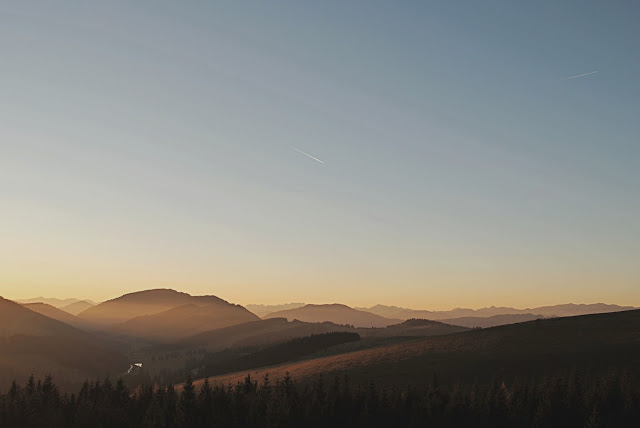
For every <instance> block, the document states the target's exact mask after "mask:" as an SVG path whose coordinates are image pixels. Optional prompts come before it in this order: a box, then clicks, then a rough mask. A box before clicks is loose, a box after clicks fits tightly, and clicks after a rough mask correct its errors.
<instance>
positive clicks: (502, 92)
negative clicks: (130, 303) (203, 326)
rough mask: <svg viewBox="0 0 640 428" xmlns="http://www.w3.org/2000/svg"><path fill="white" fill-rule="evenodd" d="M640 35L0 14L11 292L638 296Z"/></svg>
mask: <svg viewBox="0 0 640 428" xmlns="http://www.w3.org/2000/svg"><path fill="white" fill-rule="evenodd" d="M214 3H215V4H214ZM639 21H640V5H639V4H637V2H631V1H620V2H584V1H565V2H557V1H537V2H512V1H485V2H456V1H450V0H447V1H432V2H418V1H416V2H410V1H406V2H388V1H349V2H344V1H331V0H327V1H321V2H299V1H274V2H261V1H257V2H251V1H246V2H237V1H228V2H227V1H222V2H205V1H192V2H163V1H153V2H152V1H136V2H121V1H110V2H83V1H78V2H71V1H59V2H31V1H15V2H14V1H4V2H3V3H2V6H1V8H0V196H1V197H0V295H3V296H4V297H7V298H26V297H34V296H41V295H44V296H57V297H81V298H91V299H95V300H104V299H109V298H114V297H117V296H119V295H121V294H124V293H127V292H132V291H137V290H143V289H149V288H174V289H178V290H181V291H186V292H189V293H193V294H214V295H217V296H219V297H221V298H224V299H226V300H229V301H232V302H235V303H241V304H248V303H266V304H274V303H283V302H294V301H295V302H309V303H332V302H340V303H345V304H350V305H354V306H371V305H374V304H377V303H383V304H391V305H397V306H405V307H412V308H424V309H448V308H453V307H472V308H477V307H483V306H491V305H496V306H503V305H506V306H517V307H531V306H536V305H544V304H557V303H566V302H575V303H590V302H606V303H617V304H627V305H637V306H640V263H639V262H638V261H639V260H640V197H639V196H640V192H639V188H640V140H639V135H640V121H639V120H638V118H639V117H640V102H639V100H640V84H639V83H638V76H640V55H638V54H637V52H638V50H637V48H638V45H637V43H638V40H640V26H638V25H637V23H638V22H639ZM594 71H597V73H592V72H594ZM586 73H591V74H588V75H585V76H581V77H575V78H571V77H573V76H579V75H582V74H586ZM305 154H308V155H310V156H312V157H314V158H316V159H317V160H320V161H322V163H321V162H318V161H317V160H315V159H313V158H311V157H309V156H306V155H305Z"/></svg>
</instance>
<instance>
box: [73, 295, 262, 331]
mask: <svg viewBox="0 0 640 428" xmlns="http://www.w3.org/2000/svg"><path fill="white" fill-rule="evenodd" d="M186 305H194V306H193V307H194V308H195V307H196V306H201V307H204V306H207V307H209V308H210V309H211V312H212V313H213V312H215V311H224V313H225V314H226V315H227V316H230V317H231V318H232V319H234V320H237V321H238V322H240V321H241V322H247V321H251V320H255V319H258V317H257V316H256V315H254V314H252V313H251V312H249V311H247V310H246V309H245V308H243V307H242V306H240V305H233V304H231V303H228V302H227V301H225V300H222V299H220V298H218V297H216V296H191V295H189V294H187V293H181V292H178V291H175V290H170V289H157V290H147V291H140V292H136V293H130V294H125V295H124V296H121V297H118V298H116V299H113V300H108V301H106V302H103V303H100V304H99V305H96V306H93V307H91V308H89V309H87V310H85V311H83V312H81V313H80V314H78V317H79V318H81V319H83V320H86V321H88V322H90V323H93V324H94V325H96V326H100V327H103V328H104V327H113V326H116V325H118V324H122V323H125V322H128V321H130V320H131V321H132V322H131V323H129V324H128V325H127V326H126V327H123V328H122V329H120V330H121V331H124V332H128V333H132V334H151V333H154V332H158V333H159V332H160V330H161V329H162V328H164V327H162V326H167V325H168V324H170V323H172V322H173V323H176V322H177V323H179V322H180V319H179V316H185V315H188V317H189V318H190V320H191V321H189V322H195V321H194V319H195V318H197V317H198V316H199V315H196V314H195V313H190V314H188V313H189V311H188V310H186V311H185V309H184V308H183V309H182V310H177V309H176V311H175V312H167V311H170V310H171V309H174V308H179V307H185V306H186ZM232 308H235V310H233V309H232ZM162 312H167V313H166V314H164V315H160V316H159V317H157V318H146V319H143V318H141V317H145V316H150V315H156V314H160V313H162ZM196 312H198V313H199V314H201V311H198V310H196ZM232 315H233V316H232ZM163 317H168V318H166V319H165V320H164V321H161V319H162V318H163ZM212 317H213V318H211V319H214V318H216V317H215V314H214V315H212ZM134 318H137V320H136V321H134ZM153 322H159V323H160V324H158V327H157V328H156V329H153V328H152V325H151V324H152V323H153ZM233 322H236V321H233ZM195 323H196V324H197V322H195ZM185 325H193V324H188V323H186V324H185ZM217 325H220V326H223V325H221V324H216V325H212V326H211V328H216V326H217ZM227 325H229V324H227ZM176 328H177V326H176Z"/></svg>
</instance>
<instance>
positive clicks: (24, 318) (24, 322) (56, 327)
mask: <svg viewBox="0 0 640 428" xmlns="http://www.w3.org/2000/svg"><path fill="white" fill-rule="evenodd" d="M54 309H55V308H54ZM15 335H30V336H82V335H84V333H83V332H81V331H80V330H78V329H76V328H74V327H72V326H70V325H68V324H65V323H64V322H62V321H58V320H55V319H53V318H49V317H47V316H45V315H42V314H40V313H38V312H36V311H34V310H31V309H29V308H27V307H24V306H23V305H21V304H19V303H15V302H13V301H11V300H7V299H3V298H2V297H0V337H8V336H15Z"/></svg>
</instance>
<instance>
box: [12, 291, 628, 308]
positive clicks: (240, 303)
mask: <svg viewBox="0 0 640 428" xmlns="http://www.w3.org/2000/svg"><path fill="white" fill-rule="evenodd" d="M149 290H153V289H144V290H133V291H128V292H126V293H123V294H122V295H125V294H131V293H137V292H140V291H149ZM173 290H175V291H178V292H185V293H187V294H191V295H194V296H195V295H198V294H197V293H189V292H187V291H185V290H181V289H175V288H174V289H173ZM122 295H117V296H112V297H109V298H106V299H92V298H89V297H78V296H54V295H47V296H30V297H13V298H12V297H10V296H2V295H0V297H4V298H6V299H9V300H14V301H22V300H30V299H36V298H43V299H49V298H56V299H61V300H65V299H78V300H91V301H93V302H94V303H96V304H99V303H102V302H105V301H108V300H113V299H116V298H118V297H121V296H122ZM202 295H214V296H216V297H219V298H221V299H224V300H227V301H228V302H229V303H233V304H238V305H242V306H244V307H246V306H249V305H264V306H278V305H286V304H292V303H302V304H305V305H309V304H311V305H330V304H343V305H347V306H349V307H352V308H370V307H373V306H375V305H383V306H396V307H400V308H405V309H413V310H429V311H448V310H452V309H458V308H464V309H473V310H477V309H484V308H490V307H492V306H495V307H510V308H514V309H529V308H535V307H540V306H555V305H564V304H576V305H580V304H585V305H589V304H597V303H601V304H606V305H618V306H633V307H638V306H636V305H634V304H630V303H624V302H608V301H565V302H555V303H546V304H535V305H533V304H530V305H495V304H494V305H491V304H489V305H484V306H449V307H445V306H442V305H437V304H432V305H426V306H425V305H423V306H416V305H415V304H414V305H401V304H393V303H390V302H388V301H385V302H377V303H373V304H360V303H357V302H346V301H340V300H336V301H294V300H290V301H275V300H274V301H272V302H257V301H248V302H239V301H232V300H229V299H226V298H225V297H224V296H220V295H218V294H216V293H203V294H202Z"/></svg>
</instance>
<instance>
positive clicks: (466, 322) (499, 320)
mask: <svg viewBox="0 0 640 428" xmlns="http://www.w3.org/2000/svg"><path fill="white" fill-rule="evenodd" d="M540 318H544V317H543V316H542V315H534V314H510V315H494V316H491V317H461V318H452V319H445V320H442V322H445V323H447V324H451V325H459V326H461V327H468V328H489V327H497V326H499V325H507V324H516V323H519V322H527V321H534V320H537V319H540Z"/></svg>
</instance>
